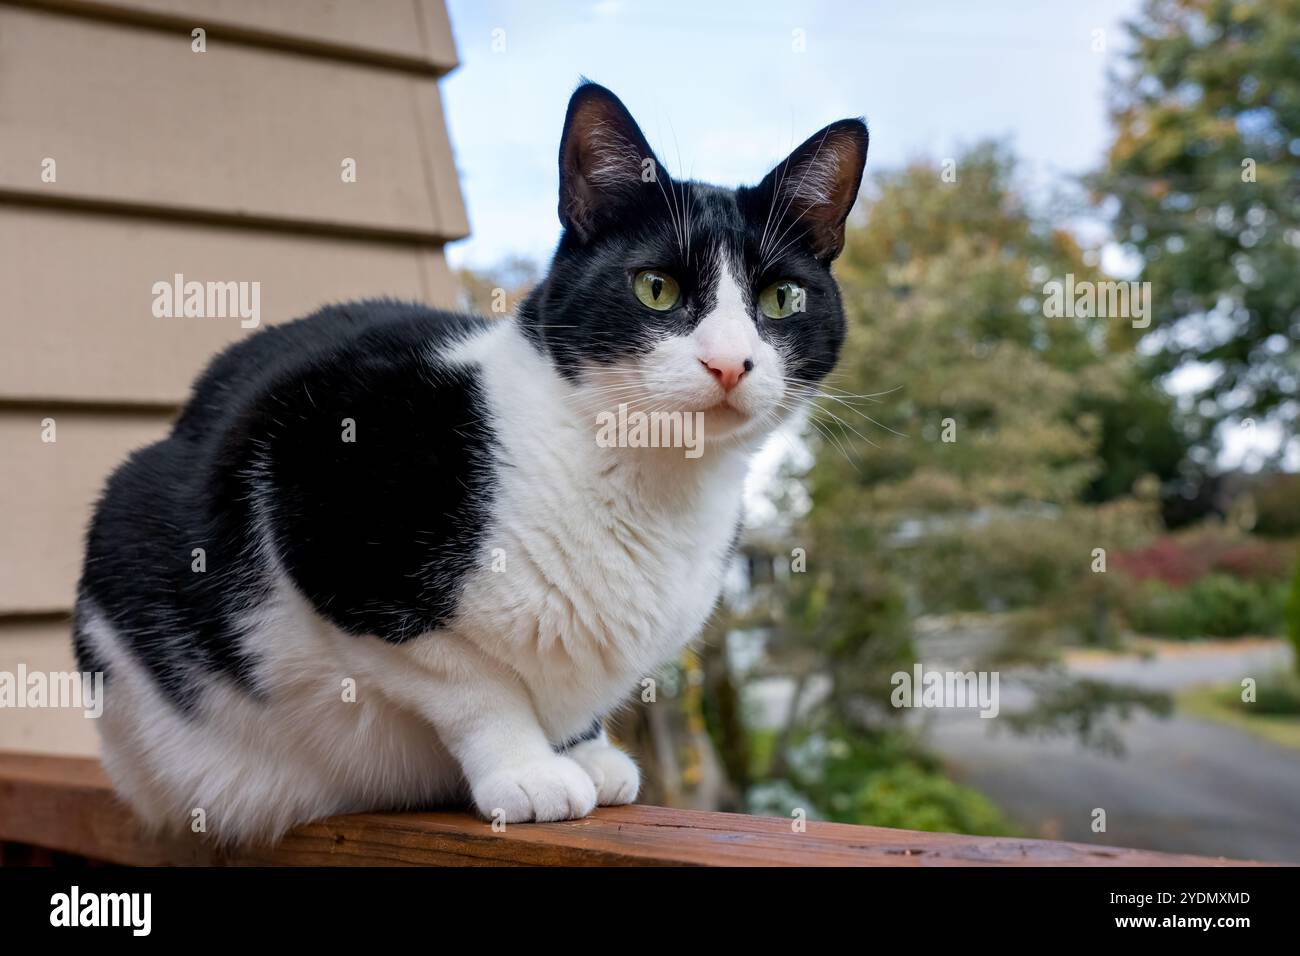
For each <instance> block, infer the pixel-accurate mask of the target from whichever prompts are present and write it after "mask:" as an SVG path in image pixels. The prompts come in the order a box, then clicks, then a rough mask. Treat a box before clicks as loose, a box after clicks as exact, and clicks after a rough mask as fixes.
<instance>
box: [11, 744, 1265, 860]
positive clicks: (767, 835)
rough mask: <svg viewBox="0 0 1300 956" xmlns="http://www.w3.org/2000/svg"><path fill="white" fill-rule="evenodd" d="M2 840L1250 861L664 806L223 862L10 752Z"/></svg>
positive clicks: (90, 773) (371, 828)
mask: <svg viewBox="0 0 1300 956" xmlns="http://www.w3.org/2000/svg"><path fill="white" fill-rule="evenodd" d="M0 841H8V842H10V843H19V844H26V845H31V846H37V847H43V848H46V849H49V850H54V851H57V852H63V853H72V854H77V855H80V856H85V857H88V858H91V859H95V860H102V861H105V862H111V863H121V864H128V865H160V864H177V865H195V864H212V865H234V866H239V865H289V866H322V865H324V866H402V865H446V866H683V865H684V866H971V865H1000V866H1007V865H1010V866H1016V865H1030V866H1220V865H1243V861H1232V860H1223V859H1207V858H1203V857H1192V856H1181V855H1174V854H1163V853H1150V852H1146V851H1141V850H1126V849H1118V848H1115V847H1106V846H1090V845H1084V844H1078V843H1060V842H1056V841H1049V840H1015V839H1006V838H1002V837H973V836H956V835H953V834H945V833H919V832H912V831H908V830H890V829H886V828H883V827H862V826H850V825H848V824H842V823H819V822H815V821H814V822H810V823H808V824H807V830H806V831H805V832H801V833H796V832H793V828H792V827H791V823H790V821H788V820H783V819H779V818H772V817H750V816H743V815H739V814H730V813H704V812H700V811H692V810H671V809H666V808H663V807H644V806H633V807H617V808H603V809H601V810H598V811H597V812H596V813H594V814H593V815H592V816H590V817H588V818H586V819H584V820H572V821H568V822H565V823H545V824H512V825H509V826H506V827H505V828H504V830H503V831H502V832H500V833H497V832H494V831H493V829H492V827H491V826H490V825H489V824H488V823H486V822H484V821H482V820H480V819H478V818H476V817H474V816H472V815H469V814H466V813H401V814H398V813H367V814H357V815H353V816H345V817H333V818H331V819H328V820H322V821H319V822H316V823H311V824H308V825H306V826H303V827H299V828H298V829H296V830H294V831H293V832H292V833H291V834H289V835H288V836H287V837H286V838H285V839H284V840H283V841H282V842H281V843H280V844H279V845H278V846H275V847H259V848H253V849H249V850H244V851H241V852H239V853H237V854H230V855H223V854H220V853H218V852H216V851H215V850H213V849H211V848H210V847H207V846H206V845H204V844H202V843H200V842H199V841H198V840H197V838H196V839H193V840H191V839H179V838H178V839H157V838H150V837H147V836H145V835H143V834H142V833H141V832H140V830H139V828H138V826H137V825H136V824H135V823H134V821H133V820H132V819H131V817H130V815H129V814H128V813H127V812H126V811H125V810H124V809H123V808H122V807H121V806H120V805H118V804H117V802H116V801H115V799H114V797H113V795H112V792H111V790H110V788H109V785H108V782H107V780H106V779H105V777H104V774H103V771H102V770H101V769H100V767H99V765H98V764H97V763H96V762H95V761H93V760H87V759H79V758H59V757H45V756H37V755H24V754H4V753H0Z"/></svg>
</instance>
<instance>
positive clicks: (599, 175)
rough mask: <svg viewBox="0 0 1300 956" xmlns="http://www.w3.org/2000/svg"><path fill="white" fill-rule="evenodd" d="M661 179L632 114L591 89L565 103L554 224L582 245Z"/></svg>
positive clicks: (577, 92)
mask: <svg viewBox="0 0 1300 956" xmlns="http://www.w3.org/2000/svg"><path fill="white" fill-rule="evenodd" d="M666 178H667V173H665V172H664V171H663V169H662V167H660V165H659V161H658V160H657V159H656V158H655V155H654V153H653V152H652V151H651V149H650V146H649V144H648V143H647V142H646V140H645V137H644V136H643V135H642V134H641V129H640V127H638V126H637V125H636V120H634V119H632V114H631V113H629V112H628V111H627V108H626V107H625V106H624V105H623V104H622V103H621V102H620V101H619V99H618V97H617V96H615V95H614V94H613V93H611V92H610V91H609V90H607V89H605V87H603V86H600V85H599V84H596V83H583V85H582V86H580V87H578V89H577V90H575V91H574V94H573V97H572V98H571V99H570V100H569V111H568V113H567V114H566V115H565V117H564V135H563V136H562V137H561V138H560V222H561V223H562V224H563V225H564V228H565V229H567V230H570V231H572V232H573V233H574V234H576V235H577V237H578V238H579V239H580V240H581V241H583V242H586V241H587V240H589V239H590V238H591V237H592V236H593V235H595V233H596V232H597V231H599V229H600V227H601V225H602V224H604V223H606V222H610V221H612V220H614V219H615V218H617V216H618V214H619V213H620V212H625V211H626V210H627V208H628V207H630V206H632V205H634V204H635V203H637V202H640V201H643V200H645V199H647V198H648V196H649V195H650V191H651V190H659V189H663V188H664V187H665V185H666V184H664V183H663V180H664V179H666Z"/></svg>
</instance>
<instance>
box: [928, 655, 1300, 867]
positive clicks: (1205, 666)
mask: <svg viewBox="0 0 1300 956" xmlns="http://www.w3.org/2000/svg"><path fill="white" fill-rule="evenodd" d="M1288 660H1289V648H1287V646H1286V645H1285V644H1284V643H1283V642H1280V641H1249V642H1216V643H1209V644H1205V645H1172V644H1171V645H1161V646H1160V648H1159V650H1158V652H1157V653H1156V654H1155V655H1154V656H1151V657H1146V658H1143V657H1136V656H1117V655H1105V654H1076V655H1074V656H1072V657H1071V658H1070V659H1068V660H1067V662H1066V663H1067V668H1068V669H1069V670H1070V671H1071V672H1072V673H1075V674H1078V675H1079V676H1085V675H1086V676H1089V677H1092V678H1095V679H1100V680H1106V681H1112V682H1115V683H1127V684H1136V685H1140V686H1143V687H1147V688H1158V689H1163V690H1168V691H1175V690H1177V689H1179V688H1181V687H1186V686H1191V685H1194V684H1203V683H1211V682H1212V683H1222V682H1229V681H1231V682H1236V681H1239V680H1240V679H1241V678H1242V677H1248V676H1249V677H1259V676H1260V675H1261V674H1263V673H1266V672H1268V671H1269V670H1274V669H1276V668H1278V667H1281V666H1285V665H1286V663H1287V662H1288ZM935 666H942V665H940V664H935ZM1003 680H1004V682H1005V683H1011V682H1010V681H1007V675H1004V677H1003ZM1008 690H1011V693H1007V691H1008ZM1016 690H1017V689H1015V688H1011V687H1005V686H1004V689H1003V691H1004V692H1003V695H1002V699H1003V707H1004V710H1006V709H1011V708H1014V707H1015V706H1017V704H1016V702H1015V698H1017V697H1020V698H1021V699H1022V700H1023V693H1017V692H1016ZM927 716H928V717H929V718H930V720H929V729H930V736H929V740H930V742H931V743H932V745H933V746H934V747H935V749H936V750H938V751H939V752H940V753H941V754H943V755H944V757H945V758H946V760H947V762H948V764H949V766H950V768H951V770H952V772H953V775H954V777H955V778H956V779H958V780H961V781H962V782H963V783H966V784H968V785H970V786H972V787H974V788H975V789H977V790H980V791H982V792H983V793H985V794H987V795H988V796H989V797H990V798H991V799H992V800H993V801H994V802H995V803H997V804H998V805H999V806H1000V807H1002V808H1003V810H1004V811H1005V812H1006V814H1007V816H1008V817H1009V818H1010V819H1011V820H1013V821H1014V822H1015V823H1016V824H1017V825H1019V826H1020V827H1021V828H1022V829H1024V830H1025V832H1026V833H1027V834H1029V835H1032V836H1042V837H1049V838H1055V839H1064V840H1077V841H1080V842H1085V843H1086V842H1095V843H1109V844H1115V845H1119V846H1132V847H1139V848H1143V849H1150V850H1168V851H1178V852H1183V853H1196V854H1202V855H1205V856H1228V857H1237V858H1248V859H1257V860H1277V861H1289V862H1300V750H1295V749H1291V748H1287V747H1282V746H1279V745H1276V744H1273V743H1270V742H1268V741H1266V740H1262V739H1260V738H1258V737H1255V736H1253V735H1251V734H1248V733H1245V732H1243V731H1239V730H1236V729H1234V728H1231V727H1226V726H1222V725H1219V724H1215V723H1212V722H1207V721H1204V720H1200V719H1197V718H1193V717H1186V716H1182V715H1179V714H1175V715H1173V716H1171V717H1169V718H1167V719H1160V718H1157V717H1148V716H1139V717H1135V718H1133V719H1132V720H1129V721H1127V722H1117V725H1116V729H1117V732H1118V734H1119V737H1120V739H1121V740H1122V742H1123V745H1124V754H1123V756H1119V757H1115V756H1109V755H1106V754H1102V753H1098V752H1096V751H1093V750H1089V749H1087V748H1084V747H1082V746H1080V745H1079V744H1078V743H1077V742H1076V741H1075V740H1073V739H1069V738H1065V737H1053V738H1047V739H1034V738H1026V737H1018V736H1016V735H1014V734H1012V733H1010V732H1009V731H1007V730H1005V729H1004V728H1003V727H1001V726H1000V725H1001V724H1002V723H1003V722H1002V721H999V720H997V719H992V720H986V719H981V718H980V717H978V715H977V714H975V713H974V712H971V711H955V710H946V711H930V712H929V714H928V715H927ZM1096 808H1101V809H1104V810H1105V811H1106V832H1105V833H1094V832H1093V831H1092V820H1093V811H1094V809H1096Z"/></svg>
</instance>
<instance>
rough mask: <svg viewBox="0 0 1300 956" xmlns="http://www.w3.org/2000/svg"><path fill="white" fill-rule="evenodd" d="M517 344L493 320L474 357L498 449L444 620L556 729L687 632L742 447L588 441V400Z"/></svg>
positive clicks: (653, 662) (725, 532) (593, 706)
mask: <svg viewBox="0 0 1300 956" xmlns="http://www.w3.org/2000/svg"><path fill="white" fill-rule="evenodd" d="M520 346H522V347H523V348H524V349H530V347H529V346H528V345H527V343H521V342H517V341H515V340H514V339H513V338H511V337H510V336H507V335H501V336H499V337H498V340H497V342H496V347H495V348H494V349H493V350H492V352H491V353H490V355H487V356H485V358H484V360H483V366H484V368H485V374H484V376H483V377H484V383H485V388H486V391H487V398H488V400H489V401H490V402H491V404H492V408H493V413H494V417H493V423H494V429H495V431H496V432H497V436H496V437H497V441H498V443H499V449H500V455H501V463H500V467H499V468H498V469H497V472H496V480H495V482H494V490H493V496H494V498H493V506H492V509H491V514H492V519H491V522H490V527H489V528H488V529H486V530H487V533H486V534H485V535H484V537H483V540H482V545H481V553H480V554H479V555H478V556H477V560H476V564H477V570H476V571H475V572H474V573H473V574H472V575H471V576H470V577H469V578H468V580H467V581H466V585H465V589H464V592H463V593H462V596H461V600H460V605H459V607H460V610H459V612H458V614H457V620H456V624H455V629H456V630H457V631H459V632H461V633H462V634H463V636H464V637H465V638H467V639H469V640H472V641H473V642H474V643H475V644H476V645H477V646H479V647H480V648H481V649H482V650H483V651H484V653H487V654H489V655H491V656H493V657H494V658H496V659H498V660H499V661H501V662H502V663H503V664H504V665H505V666H508V667H510V668H511V669H513V670H514V671H515V672H516V673H517V674H518V675H519V677H520V679H521V680H523V681H524V682H525V683H526V684H527V685H528V687H529V689H530V691H531V692H532V696H533V699H534V702H535V704H536V706H537V709H538V713H539V717H540V718H541V720H542V723H543V726H544V727H545V728H546V729H547V730H548V732H550V733H551V734H552V735H554V736H556V737H563V736H565V735H567V734H571V733H573V732H575V731H576V730H580V729H583V728H584V727H585V726H586V725H588V724H589V723H590V720H591V717H592V716H593V714H594V713H599V712H603V711H606V710H608V709H610V708H611V707H613V706H615V705H616V704H617V703H618V702H620V701H622V700H625V699H626V698H627V697H628V695H629V694H630V693H631V692H632V690H633V689H634V688H635V687H636V686H637V685H638V684H639V683H640V682H641V681H642V680H644V679H645V678H650V677H654V676H655V674H656V673H657V672H658V670H659V669H660V668H661V667H662V666H663V664H664V663H665V662H666V661H668V660H671V659H673V658H674V656H675V655H676V654H677V653H678V652H679V651H680V649H681V647H682V646H683V645H684V644H686V643H687V642H689V641H690V640H692V639H693V638H695V637H696V636H697V635H698V634H699V632H700V630H701V628H702V627H703V625H704V624H705V622H706V620H707V618H708V616H709V614H710V612H711V611H712V609H713V607H714V604H715V602H716V600H717V596H718V593H719V591H720V589H721V585H722V578H723V574H724V572H725V563H726V561H727V559H728V556H729V554H730V545H731V540H732V536H733V534H734V532H735V527H736V523H737V520H738V518H739V512H740V500H741V486H742V484H743V481H744V475H745V470H746V462H745V460H744V459H742V458H735V459H734V460H731V459H729V460H709V459H708V458H707V456H706V457H705V458H701V459H694V460H689V459H686V458H685V455H684V454H683V452H682V450H659V451H657V452H656V453H654V454H652V455H646V454H644V453H643V452H641V451H639V450H636V449H608V448H601V447H599V446H598V445H597V441H596V434H597V429H596V427H595V419H594V415H593V416H592V421H591V423H590V427H588V426H587V423H585V422H584V421H582V420H581V419H578V420H575V418H574V416H573V413H572V408H571V406H566V405H565V404H564V398H563V384H562V383H557V382H555V381H554V380H553V379H552V378H550V377H549V376H546V375H543V374H541V369H540V368H538V367H537V366H535V365H534V366H532V367H531V368H530V367H529V366H530V365H532V362H533V361H534V360H533V359H532V357H531V355H530V354H529V352H520V351H519V347H520ZM530 373H531V374H530ZM720 454H721V453H720ZM677 456H680V457H677ZM663 469H667V470H668V472H669V474H658V475H656V474H653V473H652V472H654V471H656V470H663ZM664 479H668V480H667V481H665V480H664ZM665 487H667V488H670V489H671V491H670V492H669V493H664V489H665Z"/></svg>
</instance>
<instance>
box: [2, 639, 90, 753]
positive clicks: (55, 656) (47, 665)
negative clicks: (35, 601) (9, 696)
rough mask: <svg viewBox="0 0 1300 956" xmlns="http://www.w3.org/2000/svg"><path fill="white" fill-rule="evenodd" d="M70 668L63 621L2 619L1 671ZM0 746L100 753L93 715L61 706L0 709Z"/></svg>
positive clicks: (73, 664) (69, 645)
mask: <svg viewBox="0 0 1300 956" xmlns="http://www.w3.org/2000/svg"><path fill="white" fill-rule="evenodd" d="M19 665H23V666H25V667H26V668H27V670H28V672H29V673H31V672H36V671H39V672H41V673H46V674H48V673H50V672H51V671H55V672H57V671H72V670H75V669H76V662H75V660H74V658H73V653H72V638H71V628H70V625H69V622H68V621H66V620H49V621H46V620H40V619H36V620H28V619H19V620H14V619H8V620H6V619H3V618H0V671H6V672H8V673H10V674H14V675H17V673H18V669H19ZM0 750H28V751H43V752H46V753H56V754H71V755H81V756H90V755H93V754H95V753H98V751H99V740H98V737H97V735H96V732H95V721H94V719H91V718H87V717H86V716H85V714H84V712H83V711H80V710H73V709H61V708H40V709H32V708H14V709H10V708H5V709H3V710H0Z"/></svg>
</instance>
